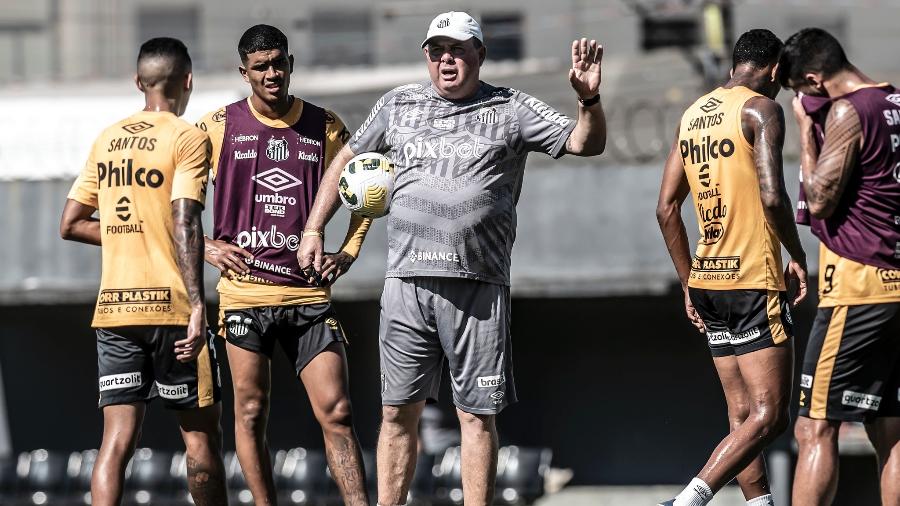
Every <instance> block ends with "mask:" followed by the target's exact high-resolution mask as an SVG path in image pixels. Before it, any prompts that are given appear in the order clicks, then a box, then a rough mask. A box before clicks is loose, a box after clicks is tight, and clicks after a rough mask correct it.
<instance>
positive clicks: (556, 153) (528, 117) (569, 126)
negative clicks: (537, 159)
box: [513, 91, 575, 158]
mask: <svg viewBox="0 0 900 506" xmlns="http://www.w3.org/2000/svg"><path fill="white" fill-rule="evenodd" d="M513 107H514V109H515V112H516V116H517V117H518V119H519V127H520V128H521V135H522V141H523V145H524V147H525V151H538V152H541V153H545V154H548V155H550V156H552V157H553V158H559V157H560V156H562V155H563V154H565V149H564V148H565V146H566V141H567V140H568V139H569V134H571V133H572V130H573V129H574V128H575V121H573V120H572V119H571V118H569V117H568V116H566V115H565V114H562V113H561V112H559V111H557V110H556V109H554V108H552V107H550V106H549V105H547V104H545V103H544V102H541V101H540V100H538V99H536V98H534V97H532V96H531V95H528V94H526V93H522V92H521V91H517V92H516V93H515V95H513Z"/></svg>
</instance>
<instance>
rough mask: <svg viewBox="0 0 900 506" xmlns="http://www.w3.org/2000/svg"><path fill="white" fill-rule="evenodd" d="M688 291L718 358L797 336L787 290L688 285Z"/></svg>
mask: <svg viewBox="0 0 900 506" xmlns="http://www.w3.org/2000/svg"><path fill="white" fill-rule="evenodd" d="M688 294H689V295H690V298H691V302H692V303H693V304H694V309H696V310H697V313H699V314H700V318H701V319H702V320H703V324H704V326H705V327H706V339H707V341H708V342H709V349H710V351H711V352H712V356H714V357H726V356H729V355H743V354H744V353H750V352H752V351H756V350H761V349H763V348H768V347H770V346H774V345H776V344H781V343H783V342H785V341H787V340H788V339H789V338H790V337H791V336H793V335H794V331H793V328H792V327H793V321H792V320H791V310H790V307H789V305H788V302H787V295H786V294H785V293H784V292H778V291H775V290H706V289H703V288H688Z"/></svg>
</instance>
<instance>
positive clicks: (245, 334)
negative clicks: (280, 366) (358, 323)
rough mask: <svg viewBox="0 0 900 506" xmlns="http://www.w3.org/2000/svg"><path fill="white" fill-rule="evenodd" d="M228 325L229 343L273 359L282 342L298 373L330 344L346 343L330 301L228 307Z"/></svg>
mask: <svg viewBox="0 0 900 506" xmlns="http://www.w3.org/2000/svg"><path fill="white" fill-rule="evenodd" d="M224 324H225V339H227V340H228V342H229V343H231V344H233V345H235V346H237V347H239V348H243V349H245V350H248V351H252V352H255V353H262V354H264V355H266V356H267V357H269V358H272V352H273V351H275V342H276V341H278V343H280V344H281V348H282V349H283V350H284V352H285V354H287V356H288V359H289V360H290V361H291V363H292V364H294V369H295V371H296V373H297V374H298V375H299V374H300V371H302V370H303V368H304V367H306V365H307V364H309V363H310V361H312V359H314V358H315V357H316V355H318V354H319V353H322V352H323V351H325V348H327V347H328V345H330V344H331V343H334V342H346V338H345V337H344V330H343V329H342V328H341V324H340V322H339V321H338V319H337V313H335V311H334V308H333V307H332V306H331V304H329V303H322V304H298V305H294V306H263V307H252V308H247V309H233V310H225V318H224Z"/></svg>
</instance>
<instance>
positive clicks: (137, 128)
mask: <svg viewBox="0 0 900 506" xmlns="http://www.w3.org/2000/svg"><path fill="white" fill-rule="evenodd" d="M148 128H153V125H151V124H150V123H147V122H146V121H138V122H137V123H131V124H129V125H123V126H122V130H125V131H126V132H128V133H130V134H136V133H139V132H143V131H144V130H147V129H148Z"/></svg>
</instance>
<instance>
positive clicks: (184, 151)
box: [171, 127, 212, 204]
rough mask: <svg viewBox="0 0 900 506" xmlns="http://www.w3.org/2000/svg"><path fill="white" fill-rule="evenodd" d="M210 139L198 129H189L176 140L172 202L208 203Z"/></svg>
mask: <svg viewBox="0 0 900 506" xmlns="http://www.w3.org/2000/svg"><path fill="white" fill-rule="evenodd" d="M211 149H212V148H211V146H210V142H209V137H208V136H207V135H206V133H204V132H203V131H201V130H200V129H198V128H194V127H187V128H185V129H184V130H183V131H182V132H181V133H179V134H178V138H177V139H176V140H175V175H174V177H173V180H172V197H171V200H172V202H174V201H176V200H178V199H191V200H196V201H198V202H200V203H201V204H204V203H205V202H206V184H207V182H208V181H209V156H210V150H211Z"/></svg>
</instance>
